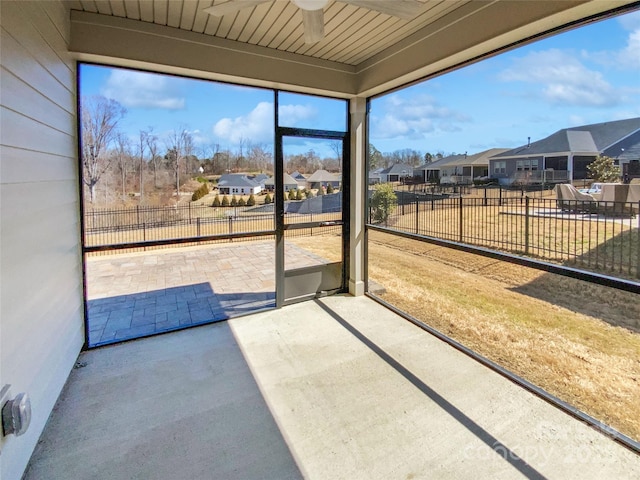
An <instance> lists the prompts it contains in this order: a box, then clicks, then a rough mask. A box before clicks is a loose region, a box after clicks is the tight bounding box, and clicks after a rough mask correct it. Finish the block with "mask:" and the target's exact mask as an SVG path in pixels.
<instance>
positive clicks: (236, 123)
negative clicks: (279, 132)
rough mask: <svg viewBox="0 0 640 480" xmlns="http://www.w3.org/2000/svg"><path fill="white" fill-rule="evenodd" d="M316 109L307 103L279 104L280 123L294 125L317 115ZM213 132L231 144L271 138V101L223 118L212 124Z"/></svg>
mask: <svg viewBox="0 0 640 480" xmlns="http://www.w3.org/2000/svg"><path fill="white" fill-rule="evenodd" d="M317 113H318V112H317V110H316V109H315V108H313V107H310V106H307V105H280V112H279V117H280V118H279V119H280V125H284V126H287V127H295V126H297V125H298V123H299V122H300V121H301V120H309V119H312V118H314V117H316V116H317ZM213 133H214V134H215V135H216V136H217V137H220V138H222V139H224V140H227V141H228V142H231V143H232V144H236V145H237V144H239V143H240V141H241V140H243V141H246V140H250V141H251V142H255V143H262V142H270V141H272V140H273V103H271V102H260V103H259V104H258V105H256V107H255V108H254V109H253V110H251V111H250V112H249V113H248V114H246V115H241V116H239V117H235V118H229V117H227V118H223V119H221V120H218V122H216V124H215V125H214V126H213Z"/></svg>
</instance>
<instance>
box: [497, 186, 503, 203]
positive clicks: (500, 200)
mask: <svg viewBox="0 0 640 480" xmlns="http://www.w3.org/2000/svg"><path fill="white" fill-rule="evenodd" d="M498 206H499V207H501V206H502V185H500V195H499V197H498Z"/></svg>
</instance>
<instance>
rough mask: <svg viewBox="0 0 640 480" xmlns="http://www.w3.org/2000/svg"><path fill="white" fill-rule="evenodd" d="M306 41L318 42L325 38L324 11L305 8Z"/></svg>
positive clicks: (303, 19) (303, 18)
mask: <svg viewBox="0 0 640 480" xmlns="http://www.w3.org/2000/svg"><path fill="white" fill-rule="evenodd" d="M300 12H301V13H302V24H303V25H304V43H316V42H319V41H320V40H322V39H323V38H324V12H323V11H322V9H320V10H303V9H300Z"/></svg>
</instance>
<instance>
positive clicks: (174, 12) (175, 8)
mask: <svg viewBox="0 0 640 480" xmlns="http://www.w3.org/2000/svg"><path fill="white" fill-rule="evenodd" d="M183 5H184V1H183V0H171V1H170V2H169V9H168V10H167V25H168V26H170V27H174V28H178V27H179V26H180V19H181V18H182V6H183Z"/></svg>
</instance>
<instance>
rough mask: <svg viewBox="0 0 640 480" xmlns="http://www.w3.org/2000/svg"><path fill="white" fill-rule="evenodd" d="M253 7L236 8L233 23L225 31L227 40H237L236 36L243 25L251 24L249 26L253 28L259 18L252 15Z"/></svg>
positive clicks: (240, 31)
mask: <svg viewBox="0 0 640 480" xmlns="http://www.w3.org/2000/svg"><path fill="white" fill-rule="evenodd" d="M255 9H256V7H247V8H242V9H240V10H238V14H237V15H236V18H235V19H234V20H233V24H232V25H231V28H230V29H229V32H228V33H227V38H228V39H229V40H238V37H239V36H240V34H241V33H242V29H243V28H245V26H248V25H252V27H249V28H255V27H256V26H257V25H258V22H259V19H258V18H257V17H256V16H255V15H253V12H254V10H255ZM259 13H261V12H259Z"/></svg>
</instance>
